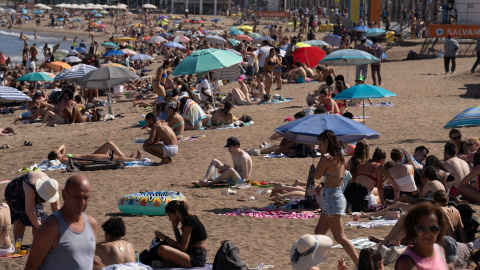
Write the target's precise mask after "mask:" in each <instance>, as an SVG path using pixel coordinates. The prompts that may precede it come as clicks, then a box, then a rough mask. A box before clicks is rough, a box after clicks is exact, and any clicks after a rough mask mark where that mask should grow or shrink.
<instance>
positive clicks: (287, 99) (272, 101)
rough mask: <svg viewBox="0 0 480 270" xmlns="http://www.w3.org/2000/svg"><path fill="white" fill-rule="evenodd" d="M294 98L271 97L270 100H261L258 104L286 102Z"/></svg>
mask: <svg viewBox="0 0 480 270" xmlns="http://www.w3.org/2000/svg"><path fill="white" fill-rule="evenodd" d="M292 100H293V98H284V99H283V100H277V99H271V100H269V101H265V102H260V103H258V105H265V104H277V103H285V102H289V101H292Z"/></svg>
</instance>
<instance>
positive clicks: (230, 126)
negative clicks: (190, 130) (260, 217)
mask: <svg viewBox="0 0 480 270" xmlns="http://www.w3.org/2000/svg"><path fill="white" fill-rule="evenodd" d="M238 122H241V123H243V122H242V121H237V122H235V123H233V124H230V125H222V126H213V127H201V128H200V130H205V129H207V130H213V129H233V128H239V127H240V124H239V123H238ZM253 124H254V122H253V121H251V122H248V123H243V126H244V127H248V126H251V125H253Z"/></svg>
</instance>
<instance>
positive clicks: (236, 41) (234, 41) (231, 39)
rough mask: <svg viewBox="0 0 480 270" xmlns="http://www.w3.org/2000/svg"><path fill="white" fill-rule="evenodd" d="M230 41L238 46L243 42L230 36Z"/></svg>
mask: <svg viewBox="0 0 480 270" xmlns="http://www.w3.org/2000/svg"><path fill="white" fill-rule="evenodd" d="M228 42H230V44H232V45H233V46H236V45H237V44H238V43H242V42H240V41H238V40H236V39H233V38H229V39H228Z"/></svg>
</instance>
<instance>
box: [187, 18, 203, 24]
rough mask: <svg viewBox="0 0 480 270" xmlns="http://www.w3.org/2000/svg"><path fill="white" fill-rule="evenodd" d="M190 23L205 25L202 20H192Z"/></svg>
mask: <svg viewBox="0 0 480 270" xmlns="http://www.w3.org/2000/svg"><path fill="white" fill-rule="evenodd" d="M190 23H203V21H202V20H200V19H191V20H190Z"/></svg>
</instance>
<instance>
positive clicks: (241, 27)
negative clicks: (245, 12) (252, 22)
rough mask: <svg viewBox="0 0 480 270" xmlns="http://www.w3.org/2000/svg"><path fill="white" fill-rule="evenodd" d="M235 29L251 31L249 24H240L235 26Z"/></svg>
mask: <svg viewBox="0 0 480 270" xmlns="http://www.w3.org/2000/svg"><path fill="white" fill-rule="evenodd" d="M235 29H236V30H242V31H243V32H252V31H253V27H251V26H249V25H240V26H237V27H235Z"/></svg>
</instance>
